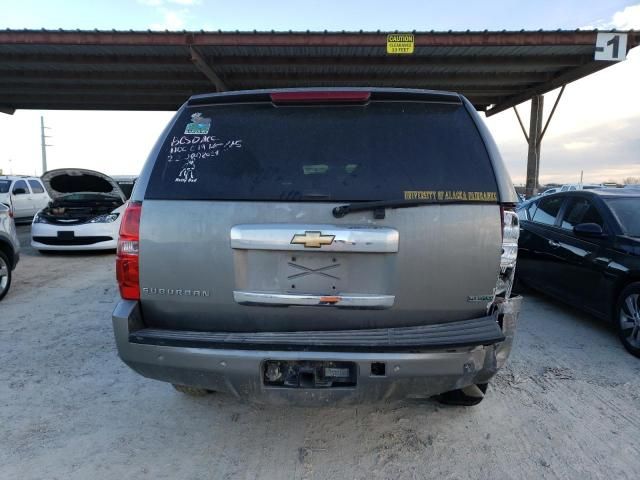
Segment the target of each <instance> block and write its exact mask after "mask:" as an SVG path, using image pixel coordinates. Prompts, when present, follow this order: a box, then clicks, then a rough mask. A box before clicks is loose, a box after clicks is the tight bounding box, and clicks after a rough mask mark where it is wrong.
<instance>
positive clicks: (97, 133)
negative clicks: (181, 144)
mask: <svg viewBox="0 0 640 480" xmlns="http://www.w3.org/2000/svg"><path fill="white" fill-rule="evenodd" d="M0 12H1V14H0V29H4V28H13V29H16V28H47V29H58V28H62V29H108V30H111V29H116V30H128V29H134V30H147V29H152V30H183V29H184V30H400V31H403V30H404V31H411V30H467V29H469V30H484V29H488V30H503V29H506V30H520V29H525V30H537V29H545V30H546V29H558V28H562V29H575V28H600V29H611V28H618V29H623V30H626V29H640V2H639V1H638V0H635V1H621V0H607V1H602V0H597V1H592V0H582V1H579V0H552V1H548V0H538V1H520V2H516V1H508V0H500V1H497V0H485V1H470V0H459V1H457V2H442V1H437V2H436V1H417V0H403V1H402V2H389V1H388V0H369V1H364V0H362V1H356V0H338V1H336V0H323V1H316V0H310V1H304V0H297V1H292V0H281V1H278V0H272V1H269V2H267V1H260V0H254V1H249V0H234V1H232V2H231V1H226V2H223V1H220V0H112V1H92V2H88V1H86V0H83V1H73V0H67V1H52V0H21V1H20V2H17V1H15V0H0ZM639 86H640V47H637V48H636V49H634V50H631V52H630V53H629V55H628V57H627V60H625V61H624V62H620V63H619V64H616V65H614V66H612V67H609V68H606V69H604V70H602V71H600V72H598V73H595V74H593V75H590V76H589V77H586V78H584V79H581V80H578V81H577V82H573V83H571V84H569V85H568V86H567V88H566V90H565V92H564V94H563V97H562V99H561V101H560V103H559V106H558V108H557V110H556V113H555V115H554V117H553V119H552V121H551V123H550V126H549V129H548V131H547V133H546V135H545V138H544V141H543V144H542V152H541V167H540V168H541V171H540V180H541V183H550V182H557V183H568V182H577V181H578V180H579V178H580V172H581V171H584V181H585V182H602V181H608V180H616V181H622V180H623V179H624V178H626V177H630V176H634V177H640V128H638V125H640V88H639ZM556 95H557V91H555V92H550V93H548V94H547V95H545V107H546V108H545V119H546V115H548V113H549V112H550V110H551V106H552V105H553V101H554V100H555V96H556ZM518 110H519V112H520V115H521V116H522V117H523V120H524V121H525V123H527V119H528V113H529V103H528V102H527V103H523V104H522V105H520V106H519V107H518ZM171 115H172V114H171V113H169V112H87V111H81V112H78V111H31V110H18V111H17V112H16V113H15V114H14V115H5V114H0V169H2V170H3V172H4V173H16V174H17V173H21V174H30V175H32V174H38V175H39V174H41V173H42V169H41V160H40V159H41V155H40V116H43V117H44V119H45V124H46V126H47V127H49V129H48V130H47V134H48V135H49V136H50V138H49V139H48V140H47V141H48V143H49V144H50V145H51V146H50V147H48V148H47V160H48V168H49V169H53V168H62V167H85V168H91V169H94V170H99V171H102V172H105V173H107V174H111V175H118V174H121V175H124V174H136V173H138V172H139V170H140V168H141V167H142V164H143V162H144V160H145V159H146V157H147V155H148V152H149V150H150V149H151V147H152V146H153V144H154V143H155V141H156V139H157V137H158V135H159V134H160V132H161V130H162V129H163V128H164V126H165V124H166V123H167V122H168V121H169V119H170V118H171ZM485 121H486V122H487V125H488V126H489V129H490V130H491V132H492V134H493V136H494V138H495V139H496V142H497V143H498V147H499V148H500V151H501V153H502V155H503V158H504V160H505V163H506V165H507V168H508V170H509V172H510V173H511V176H512V178H513V180H514V183H516V184H522V183H524V180H525V174H526V159H527V144H526V142H525V140H524V137H523V135H522V132H521V130H520V127H519V125H518V122H517V120H516V117H515V114H514V113H513V110H508V111H505V112H503V113H500V114H497V115H494V116H492V117H489V118H487V119H486V120H485ZM132 132H133V133H132Z"/></svg>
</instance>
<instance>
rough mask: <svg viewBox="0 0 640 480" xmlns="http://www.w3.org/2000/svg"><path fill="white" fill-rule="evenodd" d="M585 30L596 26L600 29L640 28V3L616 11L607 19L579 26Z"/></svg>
mask: <svg viewBox="0 0 640 480" xmlns="http://www.w3.org/2000/svg"><path fill="white" fill-rule="evenodd" d="M581 28H583V29H586V30H591V29H594V28H598V29H601V30H609V29H618V30H634V29H635V30H637V29H640V4H638V5H631V6H629V7H626V8H625V9H624V10H621V11H619V12H616V13H614V14H613V16H612V17H611V18H610V19H609V20H602V19H600V20H596V21H595V22H594V23H593V25H585V26H583V27H581Z"/></svg>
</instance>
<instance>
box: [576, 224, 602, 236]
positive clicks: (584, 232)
mask: <svg viewBox="0 0 640 480" xmlns="http://www.w3.org/2000/svg"><path fill="white" fill-rule="evenodd" d="M573 233H575V234H576V235H578V236H580V237H602V236H603V232H602V227H601V226H600V225H598V224H597V223H579V224H578V225H576V226H575V227H573Z"/></svg>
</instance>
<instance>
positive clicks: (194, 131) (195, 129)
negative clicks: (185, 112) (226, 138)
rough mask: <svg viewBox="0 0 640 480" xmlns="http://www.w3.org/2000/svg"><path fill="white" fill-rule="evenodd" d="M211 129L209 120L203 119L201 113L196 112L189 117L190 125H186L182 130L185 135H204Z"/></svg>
mask: <svg viewBox="0 0 640 480" xmlns="http://www.w3.org/2000/svg"><path fill="white" fill-rule="evenodd" d="M210 128H211V119H210V118H207V117H203V116H202V113H200V112H196V113H194V114H193V115H191V123H187V127H186V128H185V129H184V134H185V135H206V134H207V133H209V129H210Z"/></svg>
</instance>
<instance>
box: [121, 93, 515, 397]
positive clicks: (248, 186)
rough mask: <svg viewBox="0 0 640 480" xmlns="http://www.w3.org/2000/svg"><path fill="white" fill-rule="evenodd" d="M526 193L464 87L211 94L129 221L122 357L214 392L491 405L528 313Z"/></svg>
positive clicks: (183, 126)
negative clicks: (522, 228) (517, 286)
mask: <svg viewBox="0 0 640 480" xmlns="http://www.w3.org/2000/svg"><path fill="white" fill-rule="evenodd" d="M517 200H518V199H517V196H516V192H515V190H514V188H513V185H512V184H511V181H510V179H509V176H508V174H507V171H506V169H505V167H504V165H503V163H502V160H501V158H500V155H499V153H498V150H497V148H496V146H495V144H494V142H493V140H492V138H491V135H490V134H489V131H488V130H487V128H486V126H485V125H484V123H483V122H482V120H481V119H480V117H479V115H478V114H477V112H476V111H475V109H474V108H473V107H472V105H471V104H470V103H469V102H468V101H467V100H466V99H465V98H464V97H462V96H460V95H458V94H455V93H449V92H437V91H426V90H406V89H380V88H364V89H361V88H350V89H317V88H316V89H287V90H254V91H240V92H226V93H219V94H210V95H197V96H193V97H191V98H190V99H189V100H188V101H187V102H186V104H184V105H183V106H182V107H181V108H180V110H179V111H178V112H177V113H176V115H175V116H174V118H173V119H172V120H171V122H170V123H169V125H168V126H167V127H166V129H165V131H164V132H163V133H162V135H161V136H160V139H159V140H158V142H157V143H156V145H155V147H154V148H153V150H152V151H151V154H150V156H149V159H148V160H147V162H146V164H145V166H144V168H143V170H142V173H141V175H140V177H139V179H138V182H137V183H136V186H135V188H134V191H133V194H132V197H131V200H130V202H129V204H128V207H127V209H126V211H125V213H124V215H123V220H122V224H121V227H120V237H119V242H118V254H117V260H116V266H117V279H118V284H119V287H120V293H121V296H122V300H121V301H120V302H119V303H118V305H117V307H116V308H115V310H114V312H113V327H114V331H115V338H116V343H117V347H118V352H119V355H120V357H121V358H122V360H123V361H124V362H125V363H126V364H127V365H129V366H130V367H131V368H132V369H133V370H135V371H136V372H138V373H140V374H141V375H144V376H146V377H149V378H153V379H158V380H162V381H165V382H169V383H172V384H173V385H174V386H175V387H176V389H178V390H179V391H182V392H185V393H190V394H194V395H198V394H205V393H207V392H210V391H221V392H228V393H231V394H233V395H235V396H237V397H239V398H244V399H250V400H252V401H257V402H269V403H289V404H303V405H311V404H315V405H318V404H320V405H321V404H328V405H335V404H342V403H350V402H371V401H377V400H389V399H396V398H405V397H431V396H436V397H437V399H439V400H440V401H442V402H444V403H449V404H458V405H475V404H477V403H479V402H480V401H481V400H482V398H483V397H484V394H485V392H486V389H487V385H488V382H489V380H490V379H491V378H492V377H493V376H494V375H495V373H496V372H497V371H498V369H499V368H500V367H501V366H502V365H504V363H505V361H506V359H507V356H508V354H509V351H510V349H511V344H512V341H513V334H514V329H515V323H516V319H517V317H518V313H519V310H520V298H519V297H512V296H511V284H512V281H513V273H514V269H515V264H516V255H517V240H518V234H519V227H518V218H517V216H516V215H515V213H514V211H513V208H514V206H515V204H516V203H517Z"/></svg>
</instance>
